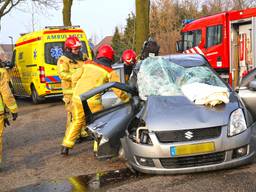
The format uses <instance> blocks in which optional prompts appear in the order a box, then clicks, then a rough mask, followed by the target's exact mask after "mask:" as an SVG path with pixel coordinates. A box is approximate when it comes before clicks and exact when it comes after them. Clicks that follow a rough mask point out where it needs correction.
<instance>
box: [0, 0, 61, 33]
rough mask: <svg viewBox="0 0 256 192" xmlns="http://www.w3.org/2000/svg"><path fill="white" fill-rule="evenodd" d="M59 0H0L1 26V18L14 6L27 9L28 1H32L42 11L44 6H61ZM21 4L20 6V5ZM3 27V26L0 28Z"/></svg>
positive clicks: (55, 7) (21, 9)
mask: <svg viewBox="0 0 256 192" xmlns="http://www.w3.org/2000/svg"><path fill="white" fill-rule="evenodd" d="M58 2H59V0H32V1H31V0H0V27H1V19H2V17H4V16H5V15H6V14H8V13H9V12H10V11H12V10H13V9H14V8H16V9H19V10H20V11H27V9H26V10H25V8H24V7H26V8H27V6H28V5H27V4H28V3H32V4H33V6H34V8H35V10H36V11H38V12H41V11H42V10H45V9H42V7H43V8H48V7H51V8H54V9H57V8H58V7H59V4H58ZM18 5H19V6H18ZM0 29H1V28H0Z"/></svg>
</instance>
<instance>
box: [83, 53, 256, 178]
mask: <svg viewBox="0 0 256 192" xmlns="http://www.w3.org/2000/svg"><path fill="white" fill-rule="evenodd" d="M142 71H144V73H143V72H142ZM255 76H256V74H255ZM255 76H254V79H255ZM254 79H252V81H253V80H254ZM130 82H131V83H130V85H126V84H124V83H108V84H105V85H103V86H101V87H98V88H96V89H94V90H91V91H89V92H86V93H84V94H82V95H81V99H82V102H83V106H84V110H85V111H86V113H87V114H88V115H87V122H88V129H89V130H90V132H91V133H92V134H93V136H94V137H95V140H96V142H97V143H98V146H97V147H96V148H97V151H96V156H97V158H99V159H102V158H111V157H114V156H118V155H122V154H124V157H125V159H126V160H127V162H128V165H129V167H130V168H131V169H133V170H136V171H139V172H144V173H153V174H173V173H187V172H200V171H209V170H217V169H224V168H230V167H235V166H239V165H242V164H246V163H249V162H251V161H252V159H253V158H254V155H255V125H256V124H255V114H256V113H255V112H256V107H250V106H252V105H251V104H250V102H254V104H255V98H254V101H253V100H252V99H251V97H248V95H247V96H246V94H243V92H244V91H245V90H246V89H247V90H250V91H252V92H253V93H255V92H254V91H255V89H253V86H254V83H253V82H252V83H247V87H243V88H241V90H239V92H240V94H241V96H242V97H244V101H242V100H241V99H240V97H239V96H238V94H237V92H234V91H232V89H231V88H230V87H229V86H228V85H227V84H226V83H225V82H224V81H222V80H221V79H220V78H219V77H218V75H217V74H216V73H215V72H214V71H213V70H212V68H211V67H210V65H209V64H208V62H207V61H206V60H205V58H204V57H202V56H200V55H184V54H182V55H169V56H164V57H163V56H160V57H154V58H148V59H146V60H144V61H143V62H141V63H139V64H138V65H137V66H136V69H135V70H134V72H133V74H132V77H131V80H130ZM190 83H203V84H207V85H212V86H217V87H221V88H224V89H226V90H227V92H228V95H229V97H228V99H229V102H228V103H226V104H223V103H222V104H217V105H216V106H214V107H209V106H206V105H198V104H195V103H194V102H193V101H191V100H189V99H188V98H187V97H186V96H185V95H184V94H183V92H182V89H181V88H182V86H183V85H185V84H190ZM250 86H251V87H250ZM111 88H117V89H121V90H124V91H126V92H127V93H128V94H130V96H131V100H130V102H129V103H122V102H120V101H119V102H116V101H117V98H113V99H114V100H115V102H114V103H112V105H108V106H106V107H105V109H104V110H103V111H101V112H98V113H95V114H93V113H91V111H90V109H89V108H88V105H87V100H88V99H89V98H90V97H92V96H94V95H96V94H98V93H107V94H110V95H111ZM202 91H203V90H202ZM254 95H255V94H254ZM112 96H113V95H112ZM247 100H250V101H248V103H247ZM244 103H245V104H244ZM245 105H247V107H245Z"/></svg>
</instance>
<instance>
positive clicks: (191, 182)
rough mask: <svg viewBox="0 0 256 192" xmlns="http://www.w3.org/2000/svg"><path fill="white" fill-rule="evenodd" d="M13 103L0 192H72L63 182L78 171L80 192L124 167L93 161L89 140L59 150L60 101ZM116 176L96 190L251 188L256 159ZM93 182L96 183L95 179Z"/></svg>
mask: <svg viewBox="0 0 256 192" xmlns="http://www.w3.org/2000/svg"><path fill="white" fill-rule="evenodd" d="M18 104H19V108H20V112H19V117H18V119H17V121H15V122H12V126H11V127H8V128H6V129H5V132H4V164H3V167H2V169H1V171H0V191H72V190H73V191H74V189H73V188H74V186H73V188H72V186H71V187H70V185H68V184H67V182H66V181H70V178H76V176H81V175H82V176H81V177H78V180H79V181H80V183H83V184H84V185H85V186H83V187H81V188H80V191H90V190H91V189H92V190H93V191H94V190H95V188H93V187H92V188H90V186H86V185H89V183H88V175H90V177H89V178H92V177H93V175H95V173H99V172H104V171H109V170H119V169H121V170H122V169H123V168H125V165H124V162H122V161H119V160H115V161H98V160H95V159H94V156H93V152H92V143H91V142H87V143H81V144H78V145H76V146H75V147H74V149H73V150H72V151H71V155H70V156H69V157H66V158H64V157H62V156H61V155H60V154H59V152H60V144H61V141H62V138H63V135H64V130H65V112H64V106H63V104H62V102H61V101H60V100H58V99H54V100H48V101H47V102H45V103H43V104H40V105H33V104H31V102H30V101H29V100H24V99H23V100H18ZM118 174H119V175H116V174H112V178H107V177H106V178H105V180H104V179H102V180H101V184H99V186H102V187H100V188H99V191H141V192H145V191H158V192H159V191H175V192H179V191H181V192H183V191H189V192H190V191H193V192H198V191H207V192H208V191H214V192H215V191H230V192H231V191H232V192H233V191H239V192H240V191H256V163H253V164H250V165H246V166H243V167H239V168H235V169H230V170H222V171H215V172H207V173H196V174H183V175H169V176H148V175H139V176H137V177H136V176H135V175H133V174H131V173H127V171H125V174H124V175H121V176H120V173H118ZM83 175H84V176H83ZM96 178H98V175H97V177H96ZM103 178H104V177H103ZM71 180H72V179H71ZM52 181H55V182H52ZM56 183H57V184H58V186H57V184H56ZM103 184H104V185H103ZM94 185H95V183H94ZM50 186H52V188H51V187H50ZM96 186H97V187H99V186H98V185H97V183H96ZM97 187H96V188H97ZM49 189H51V190H49ZM52 189H54V190H52ZM76 191H79V190H76Z"/></svg>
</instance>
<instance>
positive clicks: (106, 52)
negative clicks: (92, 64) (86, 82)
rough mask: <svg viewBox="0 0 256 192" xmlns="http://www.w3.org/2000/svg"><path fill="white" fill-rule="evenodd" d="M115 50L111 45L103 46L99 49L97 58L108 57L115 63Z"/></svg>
mask: <svg viewBox="0 0 256 192" xmlns="http://www.w3.org/2000/svg"><path fill="white" fill-rule="evenodd" d="M114 54H115V52H114V49H113V48H112V47H111V46H110V45H107V44H105V45H102V46H100V47H99V49H98V52H97V56H96V58H97V59H99V58H101V57H106V58H108V59H110V60H111V61H114Z"/></svg>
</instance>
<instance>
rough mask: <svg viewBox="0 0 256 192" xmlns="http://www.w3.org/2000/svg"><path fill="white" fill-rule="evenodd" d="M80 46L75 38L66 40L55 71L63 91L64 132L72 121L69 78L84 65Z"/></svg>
mask: <svg viewBox="0 0 256 192" xmlns="http://www.w3.org/2000/svg"><path fill="white" fill-rule="evenodd" d="M81 47H82V44H81V42H80V41H79V39H78V38H77V37H75V36H70V37H68V38H67V39H66V41H65V44H64V54H63V55H62V56H61V57H60V58H59V59H58V63H57V69H58V75H59V77H60V79H61V86H62V90H63V101H64V103H65V110H66V112H67V122H66V130H67V129H68V127H69V125H70V122H71V120H72V116H71V98H72V94H73V91H72V83H71V77H72V74H74V73H75V71H76V70H77V69H79V68H80V67H81V66H82V65H83V64H84V58H83V54H82V52H81ZM80 136H81V137H87V136H88V134H87V132H86V131H84V130H82V131H81V135H80Z"/></svg>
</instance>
